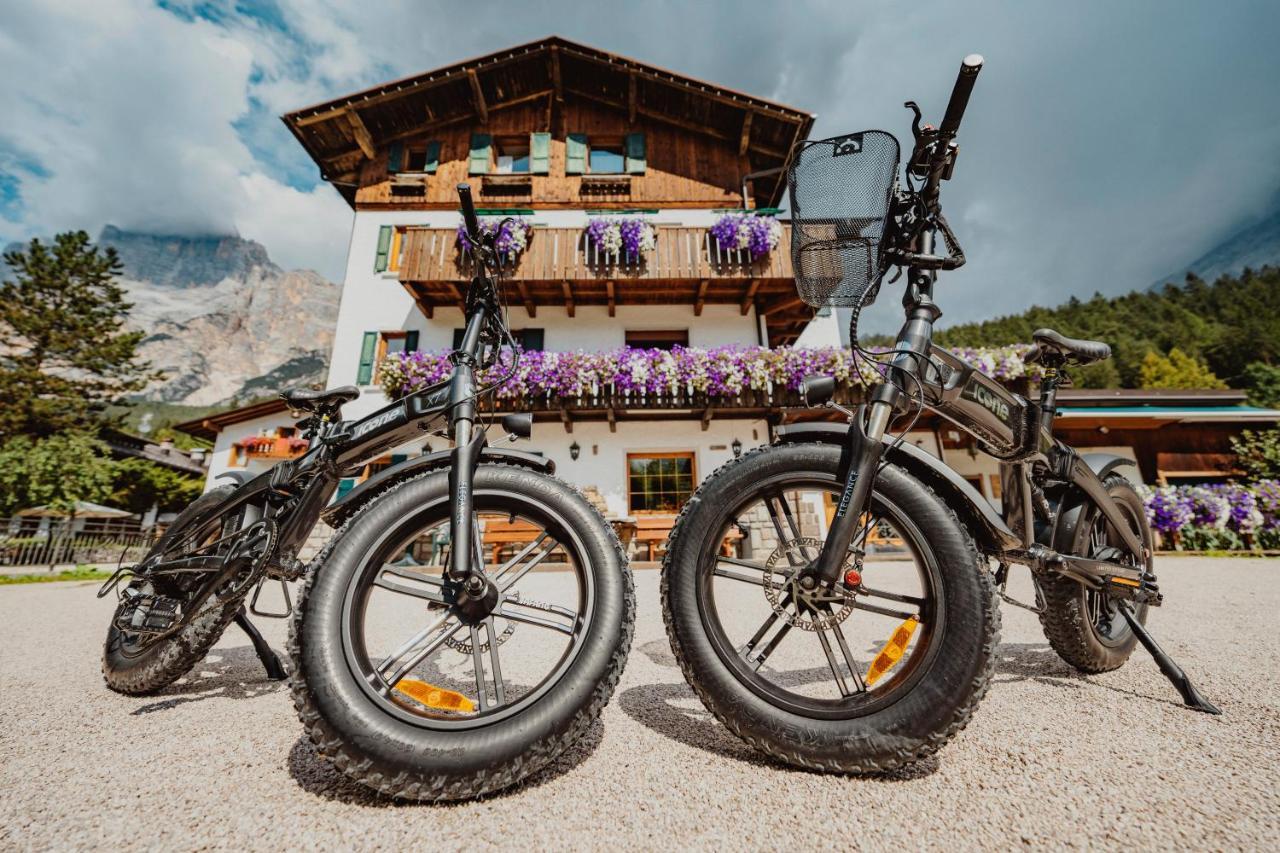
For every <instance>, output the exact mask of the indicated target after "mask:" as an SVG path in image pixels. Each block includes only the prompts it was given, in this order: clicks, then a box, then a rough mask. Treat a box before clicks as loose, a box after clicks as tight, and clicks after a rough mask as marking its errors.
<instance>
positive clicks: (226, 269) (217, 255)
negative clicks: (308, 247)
mask: <svg viewBox="0 0 1280 853" xmlns="http://www.w3.org/2000/svg"><path fill="white" fill-rule="evenodd" d="M98 242H99V243H100V244H101V245H103V246H111V247H112V248H114V249H115V250H116V252H117V253H118V254H119V255H120V261H121V262H122V263H123V264H124V274H125V276H126V277H128V278H131V279H134V280H136V281H150V282H153V283H155V284H159V285H163V286H168V287H200V286H206V285H214V284H217V283H218V282H220V281H222V280H223V279H227V278H234V279H238V280H243V279H244V278H245V277H246V276H247V275H248V274H249V272H250V271H251V270H253V269H254V268H268V269H271V270H277V269H278V268H277V267H276V266H275V264H273V263H272V262H271V258H270V256H269V255H268V254H267V250H266V248H265V247H264V246H263V245H262V244H261V243H257V242H254V241H253V240H245V239H244V238H242V237H239V236H237V235H234V234H207V235H183V234H153V233H146V232H141V231H126V230H124V229H121V228H117V227H116V226H114V225H107V226H105V227H103V229H102V234H101V235H100V236H99V237H98Z"/></svg>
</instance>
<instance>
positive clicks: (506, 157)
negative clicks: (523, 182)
mask: <svg viewBox="0 0 1280 853" xmlns="http://www.w3.org/2000/svg"><path fill="white" fill-rule="evenodd" d="M497 149H498V150H497V163H496V167H495V168H494V170H493V171H494V172H495V173H497V174H499V175H525V174H528V173H529V138H528V137H527V136H525V137H511V138H508V139H500V140H498V145H497Z"/></svg>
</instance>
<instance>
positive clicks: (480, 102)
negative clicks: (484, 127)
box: [467, 68, 489, 124]
mask: <svg viewBox="0 0 1280 853" xmlns="http://www.w3.org/2000/svg"><path fill="white" fill-rule="evenodd" d="M467 81H468V82H470V83H471V99H472V100H473V101H475V105H476V112H477V113H479V114H480V123H481V124H488V123H489V107H488V105H486V104H485V102H484V92H483V91H481V89H480V76H479V75H478V74H476V72H475V69H474V68H468V69H467Z"/></svg>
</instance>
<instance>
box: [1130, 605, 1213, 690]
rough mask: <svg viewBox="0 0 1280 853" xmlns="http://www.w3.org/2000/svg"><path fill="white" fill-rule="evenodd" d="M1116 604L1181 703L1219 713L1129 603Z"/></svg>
mask: <svg viewBox="0 0 1280 853" xmlns="http://www.w3.org/2000/svg"><path fill="white" fill-rule="evenodd" d="M1118 604H1119V610H1120V615H1121V616H1123V617H1124V621H1126V622H1128V623H1129V628H1130V629H1131V630H1132V631H1133V634H1134V636H1136V637H1137V638H1138V642H1139V643H1142V647H1143V648H1144V649H1146V650H1147V651H1148V652H1150V653H1151V657H1152V658H1154V659H1155V662H1156V666H1158V667H1160V671H1161V672H1162V673H1164V677H1165V678H1167V679H1169V681H1170V682H1171V683H1172V684H1173V686H1174V687H1176V688H1178V692H1179V693H1181V694H1182V702H1183V704H1185V705H1186V706H1187V707H1188V708H1194V709H1195V710H1197V711H1204V712H1205V713H1206V714H1221V713H1222V711H1220V710H1219V709H1218V707H1217V706H1215V705H1214V704H1212V703H1211V702H1210V701H1209V700H1208V699H1206V698H1204V697H1203V696H1201V695H1200V691H1198V690H1196V687H1195V685H1194V684H1192V683H1191V679H1190V678H1188V677H1187V674H1186V673H1185V672H1183V671H1182V667H1180V666H1178V665H1177V664H1176V663H1174V662H1173V658H1171V657H1169V655H1167V654H1166V653H1165V651H1164V649H1162V648H1160V647H1159V646H1158V645H1156V641H1155V640H1154V639H1152V637H1151V635H1150V634H1149V633H1147V629H1146V628H1144V627H1143V625H1142V623H1141V622H1139V621H1138V620H1137V618H1136V617H1135V616H1134V615H1133V611H1132V610H1131V609H1130V608H1129V603H1128V602H1127V601H1121V602H1118Z"/></svg>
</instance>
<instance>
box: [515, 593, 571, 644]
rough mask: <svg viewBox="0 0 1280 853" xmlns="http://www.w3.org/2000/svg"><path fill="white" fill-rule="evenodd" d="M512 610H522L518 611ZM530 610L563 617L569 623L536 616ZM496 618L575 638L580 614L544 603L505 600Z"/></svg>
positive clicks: (516, 599)
mask: <svg viewBox="0 0 1280 853" xmlns="http://www.w3.org/2000/svg"><path fill="white" fill-rule="evenodd" d="M512 608H521V609H518V610H515V609H512ZM528 610H539V611H542V612H543V613H550V614H553V615H554V616H559V617H562V619H564V620H567V623H566V622H564V621H561V620H560V619H553V618H550V617H547V616H535V615H533V614H532V613H529V612H527V611H528ZM494 615H495V616H501V617H502V618H503V619H507V620H509V621H511V622H520V623H522V624H525V625H534V626H537V627H539V628H548V629H550V630H552V631H559V632H560V633H561V634H568V635H569V636H571V637H572V636H573V634H574V632H575V631H577V629H578V614H577V613H576V612H575V611H573V610H570V609H569V608H567V607H561V606H559V605H557V604H544V603H543V602H540V601H539V602H533V601H521V600H520V599H518V598H508V599H505V600H504V601H503V602H502V603H501V604H500V605H499V606H498V609H497V610H495V611H494Z"/></svg>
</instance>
